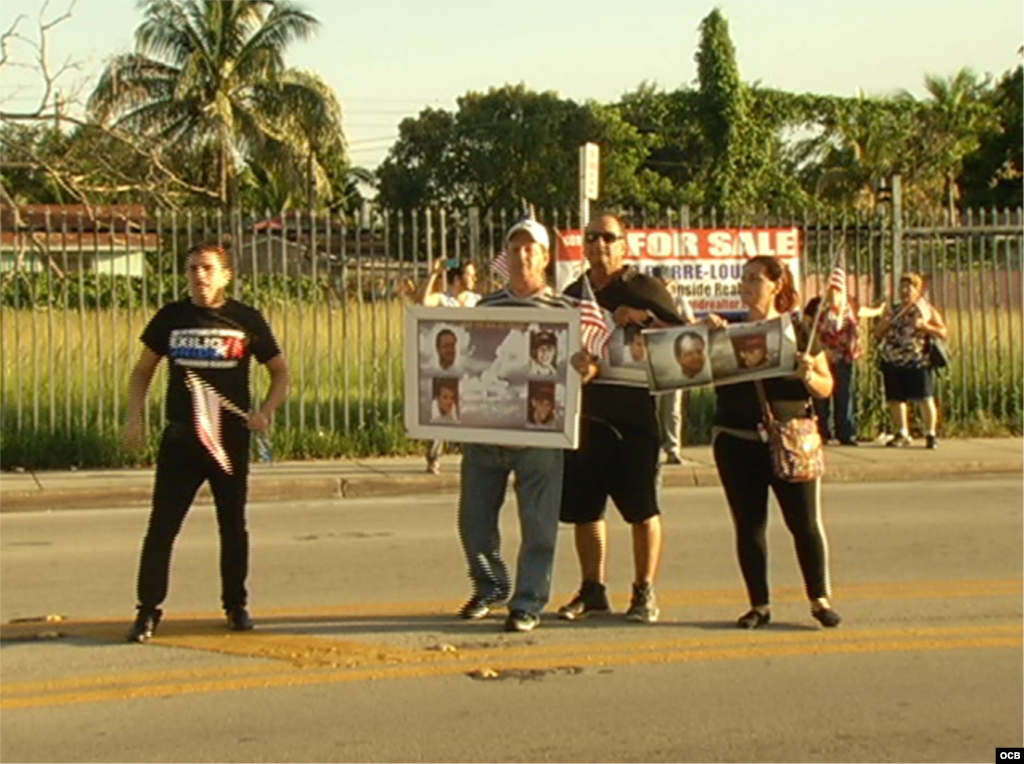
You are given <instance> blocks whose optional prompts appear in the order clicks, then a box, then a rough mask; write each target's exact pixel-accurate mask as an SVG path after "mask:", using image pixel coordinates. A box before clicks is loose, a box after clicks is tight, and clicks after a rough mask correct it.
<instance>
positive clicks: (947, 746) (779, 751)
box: [0, 479, 1024, 762]
mask: <svg viewBox="0 0 1024 764" xmlns="http://www.w3.org/2000/svg"><path fill="white" fill-rule="evenodd" d="M454 501H455V499H454V497H453V496H440V497H436V498H435V497H429V498H422V499H415V498H403V499H391V500H382V499H375V500H366V501H358V500H351V499H349V500H345V501H344V502H316V503H308V504H291V505H287V504H264V505H255V506H253V507H252V508H251V526H252V532H253V543H254V549H253V572H252V576H251V580H250V584H251V585H250V591H251V595H252V605H253V610H254V614H255V616H256V617H257V620H258V623H259V628H258V629H257V630H256V631H255V632H252V633H250V634H232V633H228V632H226V631H225V630H224V629H223V627H222V625H221V616H220V614H219V613H218V610H217V608H218V591H217V589H218V584H217V579H218V575H217V552H216V538H215V537H216V532H215V527H214V522H213V518H212V510H211V509H210V508H209V507H201V508H197V511H195V512H194V513H193V514H192V516H190V518H189V520H188V521H187V523H186V526H185V529H184V531H183V534H182V537H181V538H180V540H179V545H178V548H177V550H176V556H175V559H174V568H173V574H172V591H171V595H170V598H169V600H168V602H167V603H166V610H167V614H168V615H167V619H166V620H165V622H164V624H162V625H161V629H160V632H159V635H158V638H157V639H155V640H154V641H153V642H152V643H151V644H148V645H127V644H124V643H123V642H121V635H122V634H123V632H124V630H125V629H126V628H127V626H128V623H129V621H130V618H131V615H132V605H133V600H134V592H133V590H134V574H135V564H136V558H137V554H138V547H139V541H140V539H141V536H142V533H143V531H144V528H145V523H146V513H145V512H144V511H141V510H126V509H120V510H116V511H113V510H111V511H104V510H83V511H76V512H64V513H62V512H54V513H38V514H36V513H29V514H16V515H5V516H2V517H0V552H2V554H0V621H2V622H3V624H4V625H3V627H2V638H3V641H2V642H0V648H2V650H0V658H2V660H0V709H2V712H3V713H2V715H0V759H2V760H3V761H5V762H7V761H307V762H312V761H662V760H664V761H985V762H988V761H992V760H993V757H994V753H995V748H996V747H997V746H1001V747H1007V746H1021V745H1022V744H1024V732H1022V719H1024V708H1022V695H1024V678H1022V677H1024V660H1022V645H1024V640H1022V590H1024V585H1022V581H1021V566H1022V559H1024V553H1022V508H1021V483H1020V480H1019V479H992V480H983V479H974V480H965V481H944V482H942V483H940V484H934V483H933V484H925V483H910V482H905V483H890V484H871V485H856V484H847V485H834V486H828V487H827V488H826V490H825V502H826V503H825V517H826V523H827V527H828V530H829V536H830V542H831V556H832V560H833V568H832V576H833V582H834V585H835V601H836V605H837V607H838V608H839V609H840V611H841V612H842V613H843V616H844V618H845V622H844V624H843V625H842V627H840V628H839V629H837V630H834V631H823V630H820V629H818V628H817V625H816V622H814V621H813V620H812V619H811V618H810V616H809V615H808V611H807V607H806V604H805V603H804V601H803V595H802V593H801V587H800V580H799V572H798V569H797V566H796V560H795V556H794V554H793V551H792V547H791V544H790V541H789V537H788V534H787V532H786V531H785V528H784V526H783V524H782V522H781V518H780V517H779V515H778V512H777V511H774V513H773V516H772V528H771V569H772V576H773V589H774V592H775V604H774V614H775V623H774V624H773V625H772V626H771V627H770V628H767V629H763V630H759V631H757V632H752V633H747V632H741V631H739V630H737V629H735V628H733V627H732V621H733V620H734V619H735V617H736V616H738V615H739V614H740V613H742V612H743V611H744V609H745V607H744V606H745V602H744V597H743V594H742V590H741V586H740V579H739V573H738V569H737V566H736V563H735V559H734V555H733V549H732V529H731V527H730V524H729V520H728V515H727V510H726V507H725V503H724V499H723V498H722V495H721V492H720V490H719V489H694V488H691V489H686V490H675V491H668V492H667V493H666V496H665V502H664V503H665V519H666V529H667V536H666V539H667V540H666V554H665V560H664V563H663V567H662V574H661V578H660V583H659V587H658V593H659V598H660V601H661V605H662V611H663V614H662V622H661V623H659V624H657V625H655V626H642V625H637V624H629V623H626V622H625V621H623V620H622V619H621V617H614V616H613V617H610V618H606V619H600V620H591V621H586V622H583V623H579V624H567V623H563V622H560V621H558V620H557V619H555V618H554V617H547V618H545V620H544V623H543V625H542V627H541V628H540V629H538V630H537V631H535V632H533V633H531V634H528V635H510V634H504V633H502V632H501V630H500V625H501V621H500V619H499V618H497V617H496V618H492V619H489V620H487V621H485V622H481V623H464V622H460V621H458V620H457V619H455V618H453V617H452V616H451V613H452V612H454V610H455V609H456V608H457V607H458V606H459V604H460V603H461V602H462V600H463V599H464V598H465V596H466V594H467V593H468V585H467V583H466V579H465V574H464V566H463V563H462V561H461V554H460V551H459V547H458V539H457V536H456V533H455V527H454ZM507 510H508V511H506V512H505V515H504V528H503V530H504V535H505V538H506V539H507V547H508V550H509V555H508V557H509V559H510V560H511V559H512V558H513V557H514V550H515V547H516V538H517V531H516V524H515V513H514V509H513V507H512V506H511V505H509V506H508V507H507ZM611 527H612V538H611V559H610V565H609V579H610V584H611V588H612V591H613V594H614V598H615V604H616V606H617V608H618V609H619V610H620V612H621V610H622V609H624V608H625V605H626V604H627V600H628V589H629V582H630V578H631V564H630V553H629V536H628V532H627V530H626V528H625V527H624V524H623V523H622V522H621V521H620V520H618V519H617V518H615V517H613V518H612V525H611ZM577 575H578V573H577V568H576V563H575V559H574V555H573V549H572V536H571V531H570V530H569V529H568V528H566V529H563V532H562V534H561V539H560V548H559V550H558V556H557V565H556V576H555V597H554V601H553V603H552V606H551V608H550V609H551V610H554V608H555V607H557V605H558V604H560V603H561V602H563V601H564V600H566V599H568V597H569V596H570V595H571V593H572V590H573V589H574V588H575V587H576V584H577ZM47 615H59V616H62V617H63V620H59V621H51V622H49V623H47V622H40V621H32V620H29V621H27V622H25V621H23V619H33V618H40V617H45V616H47ZM12 621H19V622H17V623H12Z"/></svg>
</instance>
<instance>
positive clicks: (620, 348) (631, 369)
mask: <svg viewBox="0 0 1024 764" xmlns="http://www.w3.org/2000/svg"><path fill="white" fill-rule="evenodd" d="M609 325H611V324H610V323H609ZM641 332H642V327H640V326H637V325H635V324H634V325H630V326H625V327H623V326H616V327H615V328H614V330H613V331H612V336H611V339H610V340H609V342H608V357H607V358H604V359H601V361H600V363H599V364H598V365H599V366H600V367H601V372H600V374H598V376H597V378H596V379H594V380H593V383H592V384H601V385H626V386H627V387H647V349H646V347H645V346H644V340H643V337H642V336H641Z"/></svg>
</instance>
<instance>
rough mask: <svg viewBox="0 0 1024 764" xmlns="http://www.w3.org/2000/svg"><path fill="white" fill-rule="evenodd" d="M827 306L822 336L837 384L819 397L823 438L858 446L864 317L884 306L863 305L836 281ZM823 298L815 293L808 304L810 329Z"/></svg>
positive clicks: (821, 319) (821, 321) (821, 323)
mask: <svg viewBox="0 0 1024 764" xmlns="http://www.w3.org/2000/svg"><path fill="white" fill-rule="evenodd" d="M826 297H827V300H828V302H827V307H826V308H824V309H822V311H821V315H820V316H819V318H818V339H819V340H820V342H821V346H822V347H823V348H824V349H825V355H826V357H827V358H828V365H829V369H830V370H831V371H832V379H833V380H834V381H835V384H834V385H833V388H832V395H831V396H830V397H828V398H819V399H818V400H816V401H815V406H816V408H817V411H818V428H819V431H820V432H821V440H822V442H823V443H828V442H829V441H830V440H832V438H833V437H837V439H838V440H839V444H840V445H842V446H856V445H858V443H857V417H856V414H855V411H854V408H855V406H856V398H857V365H856V361H857V359H858V358H860V357H861V356H862V355H863V354H864V350H863V347H862V345H861V333H860V319H861V318H875V317H877V316H879V315H881V314H882V309H881V308H872V307H864V308H860V307H859V306H858V305H857V303H856V302H854V301H853V299H852V298H850V299H847V296H846V294H845V290H843V291H842V292H841V290H840V288H839V287H837V286H836V285H835V284H830V285H829V287H828V292H827V294H826ZM819 305H821V298H820V297H814V298H812V299H811V300H809V301H808V302H807V305H806V306H805V307H804V324H805V325H806V326H807V328H808V329H810V328H811V326H812V325H813V323H814V317H815V316H816V315H818V307H819Z"/></svg>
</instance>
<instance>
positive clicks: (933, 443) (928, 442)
mask: <svg viewBox="0 0 1024 764" xmlns="http://www.w3.org/2000/svg"><path fill="white" fill-rule="evenodd" d="M938 447H939V436H938V435H929V436H928V437H927V438H925V448H928V449H930V450H932V451H934V450H935V449H937V448H938Z"/></svg>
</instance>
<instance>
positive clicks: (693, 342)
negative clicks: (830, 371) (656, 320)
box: [642, 315, 797, 393]
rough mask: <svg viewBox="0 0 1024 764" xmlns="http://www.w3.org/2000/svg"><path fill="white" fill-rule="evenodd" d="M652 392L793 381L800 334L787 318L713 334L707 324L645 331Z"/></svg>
mask: <svg viewBox="0 0 1024 764" xmlns="http://www.w3.org/2000/svg"><path fill="white" fill-rule="evenodd" d="M642 336H643V343H644V346H645V349H646V351H645V352H646V360H647V366H646V370H647V378H648V384H649V386H650V388H651V392H654V393H663V392H669V391H671V390H679V389H682V388H691V387H701V386H704V385H729V384H735V383H737V382H750V381H752V380H755V379H770V378H772V377H787V376H791V375H792V374H793V373H794V372H795V370H796V354H797V344H796V331H795V329H794V327H793V322H792V320H791V318H790V317H789V316H788V315H782V316H778V317H777V318H771V319H768V320H765V321H750V322H746V323H738V324H728V325H726V326H725V327H724V328H722V329H711V328H710V327H708V326H707V325H706V324H704V323H698V324H691V325H689V326H674V327H671V328H669V329H644V330H643V332H642Z"/></svg>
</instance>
